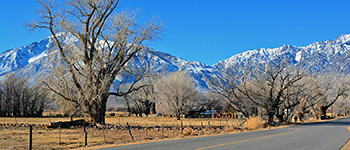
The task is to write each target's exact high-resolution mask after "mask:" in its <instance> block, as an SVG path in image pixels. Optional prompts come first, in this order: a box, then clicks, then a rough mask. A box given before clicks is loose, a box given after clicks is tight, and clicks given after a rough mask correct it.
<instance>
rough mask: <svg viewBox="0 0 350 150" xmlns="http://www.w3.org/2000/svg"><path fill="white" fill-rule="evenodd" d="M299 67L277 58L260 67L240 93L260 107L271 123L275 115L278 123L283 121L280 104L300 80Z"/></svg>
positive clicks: (245, 83) (244, 83)
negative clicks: (288, 91)
mask: <svg viewBox="0 0 350 150" xmlns="http://www.w3.org/2000/svg"><path fill="white" fill-rule="evenodd" d="M302 77H303V73H302V72H301V71H300V68H299V67H295V66H293V65H290V63H289V59H282V58H280V57H279V58H278V59H276V60H272V61H271V62H269V63H267V64H266V65H265V66H262V67H260V68H259V69H258V70H256V71H255V72H254V73H253V78H252V79H251V80H249V79H248V82H243V83H242V88H240V90H239V91H240V92H241V93H242V94H243V95H245V96H246V97H247V98H248V99H249V100H251V101H252V102H253V103H254V104H256V105H258V106H262V108H264V109H265V111H266V112H267V115H268V116H269V120H268V122H269V123H270V124H271V123H273V117H274V116H275V115H276V116H277V118H278V119H279V120H280V122H282V121H285V120H284V119H283V113H284V112H283V110H281V107H280V106H281V104H283V103H284V101H285V98H283V97H284V95H286V93H287V90H288V89H289V88H290V87H292V86H293V85H295V83H296V82H297V81H299V80H300V79H302Z"/></svg>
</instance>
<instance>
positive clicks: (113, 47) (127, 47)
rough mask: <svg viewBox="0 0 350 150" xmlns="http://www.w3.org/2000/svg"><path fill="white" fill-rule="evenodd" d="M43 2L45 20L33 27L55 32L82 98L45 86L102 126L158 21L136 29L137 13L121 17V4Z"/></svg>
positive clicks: (107, 0) (154, 35) (103, 1)
mask: <svg viewBox="0 0 350 150" xmlns="http://www.w3.org/2000/svg"><path fill="white" fill-rule="evenodd" d="M39 2H40V4H41V5H42V8H43V9H42V10H41V11H40V17H41V20H40V21H38V22H34V23H32V24H31V26H32V27H33V28H44V29H48V30H49V31H50V33H51V34H52V36H53V39H54V41H55V42H56V45H57V48H58V50H59V54H60V58H61V59H62V62H63V63H64V65H65V66H66V70H65V72H66V73H67V75H69V78H67V80H69V81H70V82H72V83H73V85H74V86H73V88H74V91H76V92H77V98H76V99H72V98H71V97H70V96H67V95H66V94H65V93H62V92H60V91H59V90H57V89H58V88H57V86H56V85H54V84H50V83H48V82H47V83H46V85H47V86H48V88H49V89H50V90H51V91H53V92H54V93H56V94H58V95H59V96H61V97H62V98H64V99H65V100H67V101H71V102H73V103H76V104H77V105H78V106H79V107H80V108H81V109H82V110H83V111H86V112H87V113H88V114H89V117H90V121H91V123H93V124H96V123H100V124H103V123H104V122H105V120H104V118H105V111H106V103H107V99H108V97H109V95H110V88H111V86H112V84H113V82H114V79H115V78H116V76H117V75H119V74H120V73H121V72H122V71H123V67H124V66H125V65H126V64H127V62H128V61H129V60H130V59H131V58H132V57H133V56H134V55H135V54H136V53H137V52H139V51H141V50H142V48H143V47H142V46H141V44H142V43H143V42H145V41H149V40H152V39H155V38H157V37H158V34H159V33H160V29H161V26H160V25H158V24H157V22H156V20H152V21H151V22H149V23H148V24H146V25H144V26H137V25H136V21H135V17H136V13H131V14H129V13H119V14H116V12H115V11H116V9H117V6H118V3H119V0H94V1H91V0H68V1H67V2H66V3H65V5H64V6H63V7H61V8H59V7H55V6H56V5H55V3H53V1H49V2H46V1H39ZM57 6H59V5H57ZM58 33H59V34H58ZM71 41H73V42H71ZM57 62H59V61H57Z"/></svg>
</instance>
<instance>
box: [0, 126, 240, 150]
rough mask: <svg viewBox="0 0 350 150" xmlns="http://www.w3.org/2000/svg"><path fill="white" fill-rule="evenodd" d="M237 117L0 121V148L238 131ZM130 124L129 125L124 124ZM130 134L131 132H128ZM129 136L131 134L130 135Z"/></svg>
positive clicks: (74, 145) (59, 146)
mask: <svg viewBox="0 0 350 150" xmlns="http://www.w3.org/2000/svg"><path fill="white" fill-rule="evenodd" d="M242 122H243V120H240V119H210V120H208V119H207V120H205V119H188V120H185V121H178V120H173V121H164V122H158V123H157V122H154V121H151V122H147V121H146V122H145V121H141V122H138V121H136V120H129V122H116V123H114V124H107V125H105V126H100V127H91V126H89V127H75V128H70V129H47V128H46V126H45V125H44V124H33V125H28V124H9V123H6V124H0V131H1V133H0V139H2V140H0V149H30V148H31V147H30V145H31V146H32V148H33V149H52V148H54V149H69V148H77V147H82V146H85V145H87V146H93V145H101V144H121V143H130V142H134V141H146V140H157V139H164V138H175V137H184V136H187V135H190V136H198V135H209V134H220V133H224V132H231V131H233V130H240V128H241V126H240V125H241V124H242ZM127 124H129V128H128V126H127ZM129 129H130V130H129ZM130 133H131V134H130ZM131 135H132V136H131Z"/></svg>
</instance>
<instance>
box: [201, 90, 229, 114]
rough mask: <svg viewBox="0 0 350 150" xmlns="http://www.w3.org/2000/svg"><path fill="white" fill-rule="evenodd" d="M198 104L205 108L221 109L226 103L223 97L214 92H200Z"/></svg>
mask: <svg viewBox="0 0 350 150" xmlns="http://www.w3.org/2000/svg"><path fill="white" fill-rule="evenodd" d="M199 99H200V101H199V104H200V105H201V106H203V107H204V108H205V109H207V110H222V109H223V108H224V105H225V104H226V100H225V97H223V96H222V95H220V94H218V93H215V92H210V91H209V92H206V93H202V94H201V96H200V97H199Z"/></svg>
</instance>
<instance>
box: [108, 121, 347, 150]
mask: <svg viewBox="0 0 350 150" xmlns="http://www.w3.org/2000/svg"><path fill="white" fill-rule="evenodd" d="M349 126H350V118H342V119H337V120H333V121H327V122H320V123H310V124H304V125H302V124H300V125H296V126H291V127H287V128H279V129H272V130H261V131H253V132H243V133H236V134H226V135H218V136H209V137H200V138H186V139H181V140H170V141H163V142H152V143H145V144H132V145H127V146H118V147H111V148H104V149H103V150H207V149H220V150H221V149H223V150H233V149H237V150H293V149H297V150H306V149H307V150H311V149H315V150H336V149H340V148H341V147H342V146H343V145H344V144H345V143H346V142H347V140H348V139H349V132H348V130H347V127H349Z"/></svg>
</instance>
